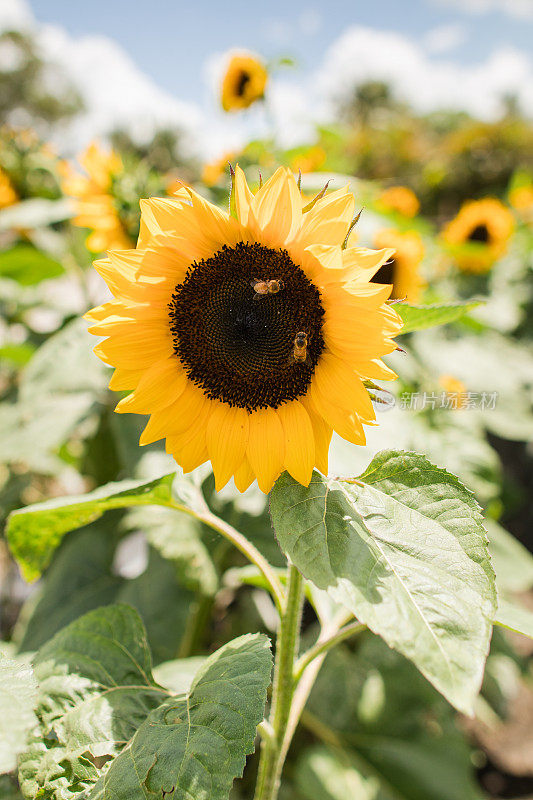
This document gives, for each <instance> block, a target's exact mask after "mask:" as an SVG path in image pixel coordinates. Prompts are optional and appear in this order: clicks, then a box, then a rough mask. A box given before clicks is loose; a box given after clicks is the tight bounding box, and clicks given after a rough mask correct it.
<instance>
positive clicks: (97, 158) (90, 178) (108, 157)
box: [62, 142, 133, 253]
mask: <svg viewBox="0 0 533 800" xmlns="http://www.w3.org/2000/svg"><path fill="white" fill-rule="evenodd" d="M79 162H80V164H81V166H82V167H83V168H84V170H85V172H86V173H87V174H86V175H80V174H79V173H78V172H76V171H75V170H74V169H72V167H71V166H70V165H69V164H67V163H66V162H65V163H63V165H62V175H63V181H62V187H63V191H64V193H65V194H66V195H69V196H70V197H74V198H76V216H75V217H74V219H73V220H72V222H73V223H74V225H78V226H79V227H80V228H89V229H90V230H91V233H90V234H89V236H88V237H87V248H88V249H89V250H90V251H91V252H92V253H102V252H104V251H106V250H111V249H119V250H124V249H126V248H128V247H131V246H132V244H133V242H132V240H131V239H130V237H129V236H128V235H127V233H126V231H125V229H124V226H123V225H122V222H121V220H120V216H119V212H118V209H117V206H116V203H115V200H114V198H113V196H112V185H113V180H114V178H115V177H116V176H117V175H118V174H119V173H120V172H121V171H122V169H123V166H122V161H121V159H120V156H119V155H117V153H115V152H113V151H110V152H107V151H105V150H102V149H101V148H100V147H99V145H98V144H97V143H96V142H93V143H92V144H90V145H89V147H88V148H87V149H86V151H85V152H84V153H83V154H82V155H81V156H80V158H79Z"/></svg>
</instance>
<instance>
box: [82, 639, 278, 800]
mask: <svg viewBox="0 0 533 800" xmlns="http://www.w3.org/2000/svg"><path fill="white" fill-rule="evenodd" d="M271 667H272V659H271V655H270V648H269V641H268V639H267V637H266V636H263V635H261V634H253V635H252V634H248V635H246V636H241V637H239V638H238V639H235V640H233V641H232V642H229V643H228V644H227V645H225V646H224V647H222V648H220V650H217V652H216V653H213V655H211V656H209V658H208V659H207V660H206V662H205V664H204V665H203V667H201V668H200V670H199V671H198V673H197V674H196V677H195V678H194V681H193V683H192V686H191V689H190V691H189V692H188V693H187V694H186V695H181V696H178V697H173V698H170V699H169V700H167V701H166V702H165V703H164V704H163V705H161V706H159V708H157V709H156V710H155V711H153V712H152V713H151V714H150V715H149V716H148V717H147V719H146V721H145V722H144V723H143V724H142V725H141V727H140V728H139V730H138V731H137V733H136V734H135V736H134V737H133V739H132V741H131V743H130V744H129V745H128V747H127V748H126V749H125V750H124V751H123V752H122V753H121V754H120V756H118V758H116V759H115V761H114V762H113V763H112V764H111V766H110V768H109V771H108V772H107V773H106V774H105V776H104V777H103V778H102V779H101V780H100V781H99V784H98V786H97V787H96V788H95V791H94V792H93V793H92V794H91V795H90V797H91V800H96V798H102V800H103V798H111V797H112V798H113V800H122V799H123V800H146V799H147V798H154V800H156V798H161V797H165V796H167V797H168V798H169V800H170V798H173V800H190V799H191V798H194V800H227V797H228V794H229V792H230V789H231V786H232V783H233V780H234V779H235V778H236V777H237V776H239V775H241V774H242V771H243V769H244V764H245V760H246V756H247V755H248V754H249V753H251V752H253V749H254V739H255V736H256V728H257V725H258V724H259V722H260V721H261V720H262V718H263V713H264V707H265V702H266V693H267V688H268V686H269V683H270V673H271Z"/></svg>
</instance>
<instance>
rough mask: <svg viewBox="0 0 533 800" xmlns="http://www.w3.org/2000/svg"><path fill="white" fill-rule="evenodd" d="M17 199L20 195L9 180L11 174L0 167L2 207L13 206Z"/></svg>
mask: <svg viewBox="0 0 533 800" xmlns="http://www.w3.org/2000/svg"><path fill="white" fill-rule="evenodd" d="M17 200H18V196H17V193H16V191H15V190H14V188H13V186H12V184H11V181H10V180H9V176H8V175H7V173H6V172H4V170H3V169H2V168H1V167H0V208H7V207H8V206H12V205H13V204H14V203H16V202H17Z"/></svg>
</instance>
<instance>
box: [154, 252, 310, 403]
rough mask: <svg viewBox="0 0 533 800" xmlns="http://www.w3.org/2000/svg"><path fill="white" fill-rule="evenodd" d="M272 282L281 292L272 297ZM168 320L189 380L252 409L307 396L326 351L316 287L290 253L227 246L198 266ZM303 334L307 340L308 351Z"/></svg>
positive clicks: (178, 293)
mask: <svg viewBox="0 0 533 800" xmlns="http://www.w3.org/2000/svg"><path fill="white" fill-rule="evenodd" d="M268 281H278V282H279V285H280V286H281V287H282V288H281V289H280V290H279V291H278V292H276V293H270V292H268V291H266V289H267V285H268ZM256 284H257V285H256ZM260 290H262V291H265V293H264V294H261V293H260ZM169 315H170V328H171V331H172V335H173V339H174V350H175V352H176V355H177V356H179V358H180V360H181V362H182V364H183V365H184V367H185V370H186V372H187V374H188V376H189V378H190V380H192V381H193V382H194V383H196V384H197V385H198V386H200V387H201V388H202V389H203V391H204V392H205V394H206V395H207V396H208V397H210V398H212V399H215V400H221V401H223V402H225V403H228V404H229V405H231V406H239V407H240V408H246V409H248V411H254V410H256V409H258V408H267V407H271V408H277V407H278V406H280V405H281V404H282V403H284V402H286V401H288V400H295V399H296V398H297V397H300V396H301V395H303V394H305V393H306V391H307V389H308V388H309V384H310V382H311V377H312V375H313V372H314V368H315V366H316V365H317V363H318V359H319V358H320V354H321V353H322V350H323V348H324V339H323V336H322V321H323V316H324V309H323V308H322V304H321V302H320V293H319V291H318V289H317V288H316V287H315V286H314V285H313V284H312V283H311V281H309V279H308V278H307V277H306V275H305V273H304V272H303V270H301V269H300V267H298V266H296V265H295V264H294V263H293V262H292V260H291V258H290V256H289V254H288V253H287V251H286V250H273V249H270V248H268V247H264V246H263V245H260V244H245V243H243V242H240V243H238V244H237V245H236V246H235V247H227V246H226V245H225V246H224V247H223V248H222V249H221V250H219V251H218V252H217V253H215V254H214V255H213V256H211V258H208V259H205V260H202V261H199V262H195V263H193V264H192V266H191V267H190V269H189V271H188V273H187V275H186V277H185V280H184V281H183V283H181V284H179V285H178V286H176V291H175V293H174V294H173V296H172V302H171V303H170V304H169ZM298 333H304V334H305V339H303V340H302V339H301V338H300V339H299V344H301V342H302V341H305V345H306V346H305V347H304V349H303V351H302V348H301V347H300V348H297V346H296V343H295V339H296V335H297V334H298Z"/></svg>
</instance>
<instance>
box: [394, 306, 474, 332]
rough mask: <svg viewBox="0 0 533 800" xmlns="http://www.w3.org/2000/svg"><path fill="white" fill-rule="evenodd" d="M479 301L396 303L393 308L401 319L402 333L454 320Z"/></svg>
mask: <svg viewBox="0 0 533 800" xmlns="http://www.w3.org/2000/svg"><path fill="white" fill-rule="evenodd" d="M480 302H481V301H475V302H469V303H448V304H444V305H431V306H415V305H411V304H409V303H398V304H397V305H395V306H394V308H395V310H396V311H397V312H398V314H399V315H400V316H401V318H402V320H403V328H402V331H401V332H402V333H411V331H420V330H423V329H424V328H433V327H435V326H436V325H446V324H447V323H448V322H455V321H456V320H458V319H460V318H461V317H462V316H464V315H465V314H467V313H468V312H469V311H471V310H472V309H473V308H476V307H477V306H479V305H480Z"/></svg>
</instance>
